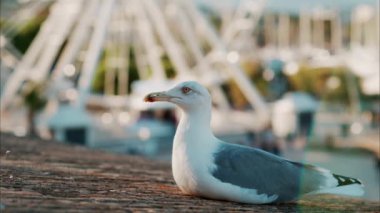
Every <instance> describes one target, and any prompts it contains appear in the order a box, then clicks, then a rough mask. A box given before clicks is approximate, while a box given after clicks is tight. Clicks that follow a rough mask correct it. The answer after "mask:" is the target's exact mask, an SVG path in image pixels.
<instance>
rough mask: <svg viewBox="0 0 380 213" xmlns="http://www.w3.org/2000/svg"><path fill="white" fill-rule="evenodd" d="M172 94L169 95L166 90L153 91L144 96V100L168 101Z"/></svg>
mask: <svg viewBox="0 0 380 213" xmlns="http://www.w3.org/2000/svg"><path fill="white" fill-rule="evenodd" d="M171 98H174V96H171V95H169V94H168V93H167V92H153V93H150V94H148V95H146V96H145V98H144V101H145V102H156V101H170V99H171Z"/></svg>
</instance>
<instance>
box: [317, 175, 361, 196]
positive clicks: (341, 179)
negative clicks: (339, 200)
mask: <svg viewBox="0 0 380 213" xmlns="http://www.w3.org/2000/svg"><path fill="white" fill-rule="evenodd" d="M330 178H334V179H335V180H336V181H337V182H338V183H337V184H335V187H331V188H324V189H320V190H317V191H313V192H311V193H310V194H339V195H348V196H358V197H359V196H362V195H363V194H364V189H363V187H364V185H363V184H362V182H361V181H360V180H358V179H356V178H350V177H345V176H342V175H336V174H332V177H331V176H330Z"/></svg>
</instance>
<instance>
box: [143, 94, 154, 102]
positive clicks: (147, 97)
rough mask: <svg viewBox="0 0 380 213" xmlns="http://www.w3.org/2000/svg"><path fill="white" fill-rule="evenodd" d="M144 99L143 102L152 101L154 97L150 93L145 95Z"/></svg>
mask: <svg viewBox="0 0 380 213" xmlns="http://www.w3.org/2000/svg"><path fill="white" fill-rule="evenodd" d="M144 101H145V102H154V98H153V97H152V96H150V95H147V96H146V97H145V98H144Z"/></svg>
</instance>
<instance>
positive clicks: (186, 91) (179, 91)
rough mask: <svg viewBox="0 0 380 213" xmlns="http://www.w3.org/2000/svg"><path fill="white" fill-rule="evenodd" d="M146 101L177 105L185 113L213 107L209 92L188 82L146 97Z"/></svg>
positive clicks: (198, 85)
mask: <svg viewBox="0 0 380 213" xmlns="http://www.w3.org/2000/svg"><path fill="white" fill-rule="evenodd" d="M144 101H146V102H156V101H167V102H171V103H174V104H176V105H177V106H179V107H180V108H182V109H183V110H184V111H194V110H197V109H205V108H210V107H211V96H210V93H209V92H208V90H207V89H206V88H205V87H203V86H202V85H201V84H199V83H198V82H195V81H186V82H182V83H180V84H178V85H176V86H175V87H174V88H172V89H170V90H167V91H163V92H153V93H150V94H148V95H147V96H145V98H144Z"/></svg>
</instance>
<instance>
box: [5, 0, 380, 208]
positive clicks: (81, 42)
mask: <svg viewBox="0 0 380 213" xmlns="http://www.w3.org/2000/svg"><path fill="white" fill-rule="evenodd" d="M0 8H1V11H0V12H1V13H0V14H1V20H0V26H1V37H0V48H1V53H0V54H1V59H0V65H1V85H0V87H1V96H0V97H1V131H2V132H11V133H12V134H15V135H17V136H20V137H21V136H29V137H41V138H44V139H54V140H55V141H59V142H62V143H71V144H78V145H83V146H88V147H91V148H94V149H103V150H107V151H110V152H114V153H118V154H128V155H142V156H145V157H147V158H151V159H154V160H158V161H166V162H170V159H171V148H172V140H173V136H174V133H175V129H176V125H177V123H178V121H179V116H180V114H179V112H178V110H177V109H176V108H175V107H174V106H173V105H171V104H166V103H154V104H146V103H144V102H143V97H144V96H145V95H146V94H147V93H149V92H152V91H159V90H166V89H168V88H170V87H172V86H173V85H175V84H176V83H178V82H181V81H188V80H196V81H199V82H200V83H202V84H203V85H205V86H207V88H208V89H209V91H210V93H211V94H212V96H213V118H212V122H211V125H212V128H213V130H214V132H215V134H216V135H217V136H218V137H219V138H221V139H223V140H226V141H228V142H231V143H239V144H244V145H247V146H252V147H257V148H260V149H264V150H266V151H269V152H272V153H274V154H276V155H280V156H283V157H286V158H289V159H291V160H296V161H303V162H308V163H312V164H315V165H319V166H323V167H325V168H328V169H331V170H333V171H334V172H336V173H338V174H342V175H346V176H353V177H357V178H359V179H361V180H362V181H363V182H364V184H365V185H366V188H365V191H366V192H365V195H364V198H365V199H369V200H377V201H378V200H379V198H380V195H379V193H380V192H379V188H380V186H379V184H380V145H379V143H380V141H379V137H380V129H379V128H380V99H379V98H380V83H379V82H380V72H379V51H380V49H379V1H378V0H360V1H359V0H319V1H302V0H287V1H275V0H224V1H212V0H194V1H186V0H175V1H173V0H171V1H169V0H156V1H154V0H18V1H15V0H1V7H0Z"/></svg>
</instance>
